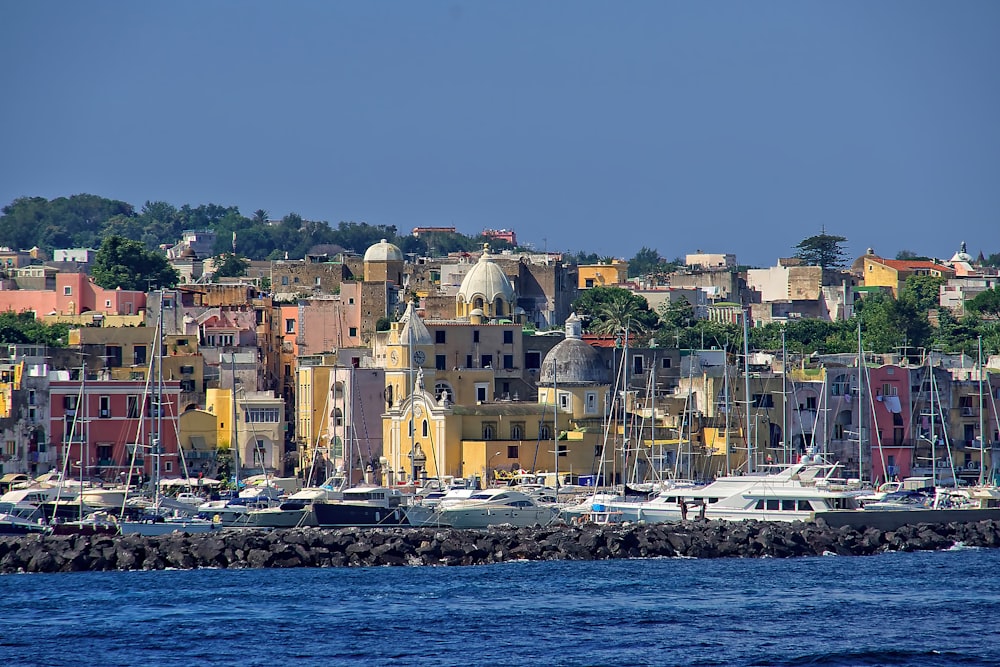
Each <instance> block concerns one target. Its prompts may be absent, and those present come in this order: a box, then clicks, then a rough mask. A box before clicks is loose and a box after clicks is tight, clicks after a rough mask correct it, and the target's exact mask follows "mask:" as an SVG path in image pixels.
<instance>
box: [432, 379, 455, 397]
mask: <svg viewBox="0 0 1000 667" xmlns="http://www.w3.org/2000/svg"><path fill="white" fill-rule="evenodd" d="M446 391H447V392H448V398H449V399H450V400H452V401H454V400H455V390H454V389H452V388H451V385H450V384H448V383H447V382H445V381H444V380H439V381H438V382H435V383H434V398H435V399H437V400H439V401H440V400H441V395H442V394H443V393H444V392H446Z"/></svg>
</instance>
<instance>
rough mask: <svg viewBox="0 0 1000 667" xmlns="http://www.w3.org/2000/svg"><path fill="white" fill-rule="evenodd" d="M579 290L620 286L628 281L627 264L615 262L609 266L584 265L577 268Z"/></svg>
mask: <svg viewBox="0 0 1000 667" xmlns="http://www.w3.org/2000/svg"><path fill="white" fill-rule="evenodd" d="M578 270H579V274H578V275H579V282H578V284H577V286H578V287H579V288H580V289H589V288H591V287H608V286H610V285H621V284H622V283H624V282H625V281H627V280H628V262H623V261H620V260H615V261H613V262H611V263H610V264H585V265H581V266H579V267H578Z"/></svg>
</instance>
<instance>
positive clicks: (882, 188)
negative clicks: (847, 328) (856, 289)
mask: <svg viewBox="0 0 1000 667" xmlns="http://www.w3.org/2000/svg"><path fill="white" fill-rule="evenodd" d="M998 36H1000V3H998V2H992V1H974V0H971V1H963V2H958V3H949V2H921V1H919V0H906V1H899V2H896V1H881V2H868V1H864V2H862V1H846V2H825V3H819V2H809V1H803V0H796V1H782V0H774V1H768V2H671V1H667V0H660V1H657V2H639V1H634V2H587V1H573V2H568V1H560V2H557V1H552V2H522V1H516V0H515V1H508V2H499V1H497V2H457V1H456V2H434V1H424V2H412V1H406V2H396V1H391V0H382V1H378V2H353V1H346V0H345V1H341V2H336V1H324V2H305V1H299V2H253V1H243V0H241V1H239V2H235V1H234V2H222V1H207V2H206V1H197V2H194V1H184V0H181V1H175V2H155V1H149V2H110V1H107V2H91V1H80V2H44V1H43V2H23V1H15V0H0V63H2V65H0V92H2V95H3V100H2V103H0V128H2V129H0V204H7V203H9V202H10V201H12V200H13V199H15V198H16V197H19V196H25V195H34V196H44V197H57V196H62V195H70V194H75V193H80V192H88V193H93V194H98V195H102V196H106V197H112V198H117V199H122V200H125V201H127V202H130V203H132V204H134V205H136V206H141V205H142V204H143V202H145V201H147V200H153V201H155V200H163V201H167V202H170V203H172V204H175V205H181V204H185V203H187V204H192V205H197V204H201V203H216V204H223V205H235V206H238V207H239V208H240V210H241V211H242V212H243V213H244V214H246V215H249V214H250V213H251V212H252V211H254V210H256V209H258V208H263V209H265V210H267V211H268V212H270V213H271V215H272V217H281V216H283V215H285V214H287V213H289V212H293V211H294V212H296V213H299V214H300V215H302V216H303V217H305V218H308V219H314V220H326V221H328V222H330V223H332V224H336V223H337V222H339V221H342V220H353V221H357V222H362V221H364V222H368V223H371V224H388V225H396V226H397V227H398V228H399V229H400V230H409V229H410V228H412V227H414V226H417V225H454V226H456V227H457V228H458V230H459V231H461V232H463V233H467V234H474V233H478V232H479V231H481V230H482V229H484V228H510V229H514V230H516V232H517V234H518V239H519V240H520V241H522V242H531V243H533V244H534V245H535V246H536V247H538V248H540V249H541V248H543V247H544V248H547V249H549V250H581V249H583V250H590V251H594V252H599V253H601V254H608V255H618V256H622V257H626V258H627V257H631V256H632V255H634V254H635V252H636V251H638V250H639V249H640V248H641V247H642V246H647V247H651V248H655V249H657V250H658V251H659V252H660V254H661V255H663V256H665V257H668V258H673V257H675V256H678V255H683V254H685V253H689V252H694V251H695V250H698V249H701V250H704V251H706V252H735V253H737V256H738V258H739V259H740V261H741V262H745V263H750V264H757V265H769V264H772V263H773V262H774V260H775V259H776V258H777V257H780V256H788V255H790V254H792V252H793V250H792V246H794V245H795V244H796V243H798V242H799V241H800V240H802V239H803V238H805V237H807V236H811V235H813V234H816V233H819V231H820V230H821V229H822V228H823V227H824V226H825V228H826V230H827V232H828V233H831V234H838V235H841V236H846V237H847V238H848V244H847V249H848V252H849V254H850V255H852V256H855V255H858V254H860V253H862V252H864V250H865V248H867V247H869V246H872V247H874V248H875V250H876V251H877V252H879V253H880V254H883V255H885V256H889V257H892V256H895V253H896V252H898V251H899V250H901V249H908V250H913V251H915V252H918V253H920V254H929V255H936V256H950V255H951V254H952V253H953V252H954V251H955V249H957V247H958V244H959V242H961V241H963V240H964V241H967V242H968V244H969V250H970V252H972V253H973V254H975V253H977V252H978V251H979V250H984V251H985V252H986V253H987V254H989V253H990V252H1000V231H998V230H1000V224H998V219H997V218H998V211H1000V67H998V65H1000V37H998Z"/></svg>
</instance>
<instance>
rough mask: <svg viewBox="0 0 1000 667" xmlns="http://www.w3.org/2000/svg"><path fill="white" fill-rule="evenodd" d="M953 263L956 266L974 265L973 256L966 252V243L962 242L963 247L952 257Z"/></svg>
mask: <svg viewBox="0 0 1000 667" xmlns="http://www.w3.org/2000/svg"><path fill="white" fill-rule="evenodd" d="M951 261H952V262H953V263H956V264H957V263H958V262H965V263H966V264H971V263H972V255H970V254H969V253H968V252H966V246H965V241H962V245H961V246H960V247H959V249H958V252H956V253H955V254H954V255H953V256H952V258H951Z"/></svg>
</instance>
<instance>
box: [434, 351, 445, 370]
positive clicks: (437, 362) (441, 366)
mask: <svg viewBox="0 0 1000 667" xmlns="http://www.w3.org/2000/svg"><path fill="white" fill-rule="evenodd" d="M434 368H436V369H437V370H439V371H443V370H447V368H448V358H447V357H446V356H445V355H443V354H435V355H434Z"/></svg>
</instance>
